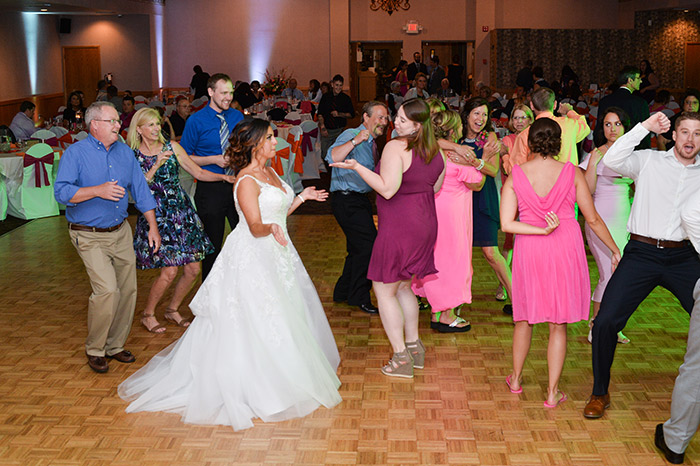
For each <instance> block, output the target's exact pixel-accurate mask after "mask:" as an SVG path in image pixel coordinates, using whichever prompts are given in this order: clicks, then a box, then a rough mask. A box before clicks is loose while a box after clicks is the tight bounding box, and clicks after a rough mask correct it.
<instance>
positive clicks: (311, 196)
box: [301, 186, 328, 202]
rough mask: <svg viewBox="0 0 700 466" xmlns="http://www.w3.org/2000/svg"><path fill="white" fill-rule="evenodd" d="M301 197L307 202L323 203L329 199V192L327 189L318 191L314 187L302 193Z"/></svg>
mask: <svg viewBox="0 0 700 466" xmlns="http://www.w3.org/2000/svg"><path fill="white" fill-rule="evenodd" d="M301 197H303V198H304V200H305V201H318V202H323V201H325V200H326V199H328V192H327V191H326V190H325V189H316V188H315V187H314V186H309V187H308V188H305V189H304V190H303V191H302V192H301Z"/></svg>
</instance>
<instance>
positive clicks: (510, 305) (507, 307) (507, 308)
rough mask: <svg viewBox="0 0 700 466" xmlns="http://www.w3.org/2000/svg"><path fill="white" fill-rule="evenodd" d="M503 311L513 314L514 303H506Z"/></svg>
mask: <svg viewBox="0 0 700 466" xmlns="http://www.w3.org/2000/svg"><path fill="white" fill-rule="evenodd" d="M503 313H504V314H507V315H509V316H512V315H513V305H512V304H506V305H505V306H503Z"/></svg>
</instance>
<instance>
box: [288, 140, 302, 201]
mask: <svg viewBox="0 0 700 466" xmlns="http://www.w3.org/2000/svg"><path fill="white" fill-rule="evenodd" d="M289 134H290V135H292V136H294V142H295V143H296V142H297V141H301V139H302V137H303V136H304V131H303V130H302V129H301V127H300V126H292V127H291V128H290V129H289ZM297 157H302V153H301V146H299V153H296V152H292V153H290V154H289V164H288V165H287V170H285V173H284V181H286V182H287V184H288V185H289V186H291V187H292V189H294V193H295V194H298V193H300V192H302V191H303V190H304V185H302V184H301V178H300V177H299V173H297V172H295V171H294V164H295V161H296V158H297Z"/></svg>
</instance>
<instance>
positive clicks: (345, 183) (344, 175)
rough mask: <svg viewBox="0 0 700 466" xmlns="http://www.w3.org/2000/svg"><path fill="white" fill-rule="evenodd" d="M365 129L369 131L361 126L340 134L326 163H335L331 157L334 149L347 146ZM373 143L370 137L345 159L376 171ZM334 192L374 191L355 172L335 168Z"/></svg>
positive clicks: (333, 173) (333, 175) (328, 154)
mask: <svg viewBox="0 0 700 466" xmlns="http://www.w3.org/2000/svg"><path fill="white" fill-rule="evenodd" d="M363 129H367V128H365V125H360V126H358V127H357V128H351V129H346V130H345V131H343V132H342V133H340V136H338V139H336V140H335V142H334V143H333V145H332V146H331V147H330V148H329V149H328V152H327V153H326V161H327V162H328V163H333V157H332V156H331V152H332V151H333V148H334V147H337V146H341V145H343V144H345V143H346V142H348V141H349V140H350V139H352V138H354V137H355V136H357V134H358V133H359V132H360V131H362V130H363ZM373 141H374V138H373V137H372V136H370V137H369V139H367V140H366V141H363V142H361V143H359V144H358V145H357V146H355V147H354V148H353V149H352V150H351V151H350V153H349V154H348V156H347V157H345V158H346V159H355V160H357V161H358V162H359V163H360V165H364V166H365V167H367V168H369V169H370V170H374V155H373V154H372V144H373ZM333 191H355V192H358V193H368V192H370V191H372V188H370V187H369V185H368V184H367V183H365V180H363V179H362V177H361V176H360V175H358V174H357V172H356V171H355V170H348V169H346V168H337V167H333V171H332V173H331V192H333Z"/></svg>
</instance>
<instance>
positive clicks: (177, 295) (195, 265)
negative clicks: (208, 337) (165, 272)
mask: <svg viewBox="0 0 700 466" xmlns="http://www.w3.org/2000/svg"><path fill="white" fill-rule="evenodd" d="M201 268H202V267H201V263H199V262H190V263H189V264H186V265H185V266H184V267H183V274H182V276H181V277H180V279H179V280H178V281H177V283H176V284H175V290H174V291H173V297H172V298H171V299H170V304H169V305H168V311H169V313H170V317H171V318H173V319H175V322H176V323H179V322H180V321H181V320H182V316H181V315H180V313H178V312H177V310H178V309H179V308H180V305H181V304H182V301H183V300H184V299H185V296H187V293H189V292H190V290H191V289H192V285H193V284H194V282H195V280H196V279H197V275H199V271H200V270H201ZM173 311H174V312H173Z"/></svg>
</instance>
